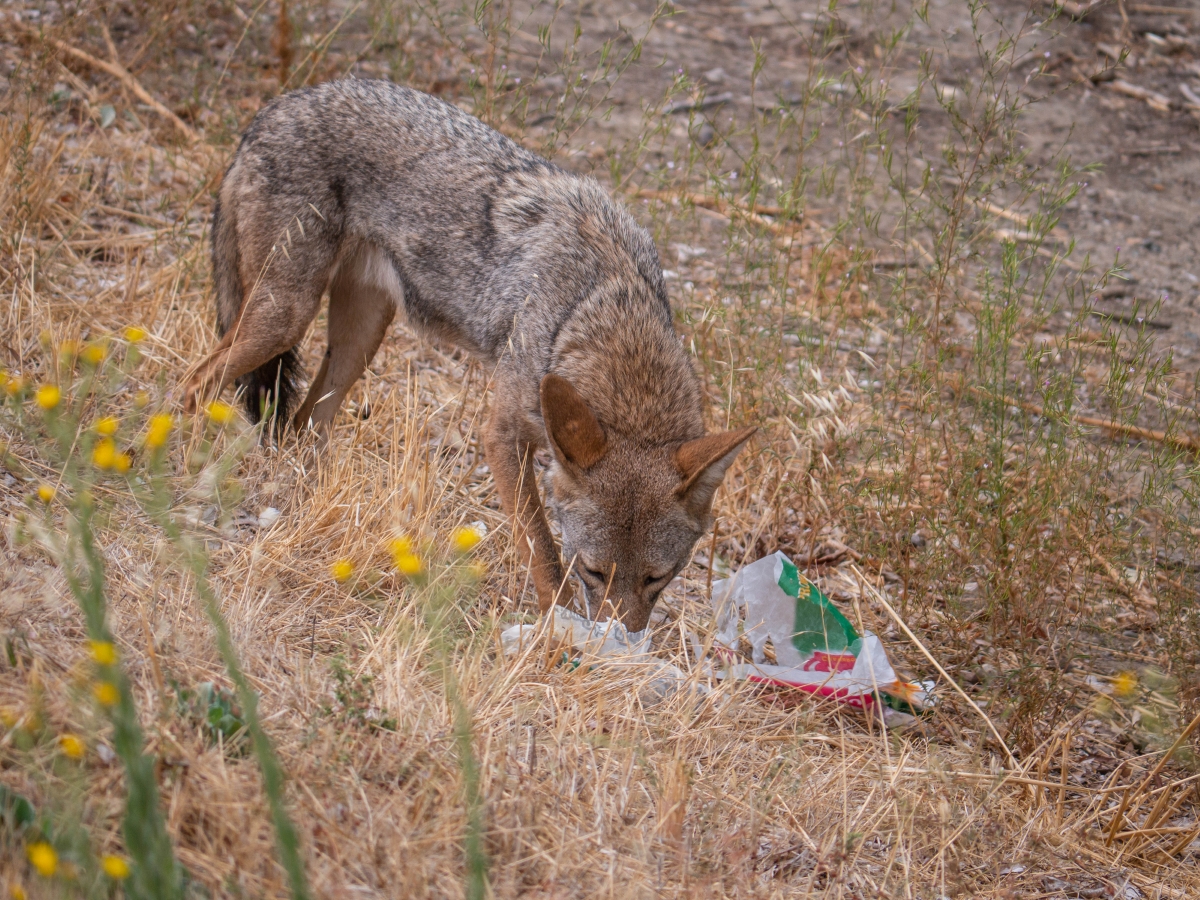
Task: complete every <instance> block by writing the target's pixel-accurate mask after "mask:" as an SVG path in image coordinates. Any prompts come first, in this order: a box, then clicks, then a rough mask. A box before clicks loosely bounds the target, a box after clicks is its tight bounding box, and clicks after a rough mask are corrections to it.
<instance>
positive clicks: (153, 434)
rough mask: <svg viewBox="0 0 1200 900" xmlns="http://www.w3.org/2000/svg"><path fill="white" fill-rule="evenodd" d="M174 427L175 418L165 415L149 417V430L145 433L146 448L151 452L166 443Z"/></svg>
mask: <svg viewBox="0 0 1200 900" xmlns="http://www.w3.org/2000/svg"><path fill="white" fill-rule="evenodd" d="M174 427H175V418H174V417H173V416H171V415H169V414H167V413H159V414H158V415H157V416H151V417H150V428H149V430H147V432H146V446H147V447H149V448H150V449H151V450H157V449H158V448H159V447H161V446H162V445H163V444H165V443H166V442H167V438H168V437H170V436H171V429H172V428H174Z"/></svg>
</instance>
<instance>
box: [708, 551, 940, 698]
mask: <svg viewBox="0 0 1200 900" xmlns="http://www.w3.org/2000/svg"><path fill="white" fill-rule="evenodd" d="M713 610H714V612H715V613H716V620H717V635H716V641H715V643H714V651H715V652H716V653H717V655H718V656H719V657H722V658H723V659H725V660H726V661H727V662H728V663H729V665H728V666H727V667H726V669H725V671H724V673H723V674H724V677H727V678H735V679H745V680H748V681H754V682H759V683H763V684H776V685H781V686H787V687H794V688H798V689H800V690H803V691H807V692H809V693H812V694H817V695H820V696H822V697H831V698H833V699H836V700H838V701H840V702H842V703H845V704H847V705H849V706H857V707H863V708H865V707H869V706H871V705H873V704H874V703H877V702H882V703H883V704H884V705H885V706H886V707H889V708H890V709H892V710H895V711H897V712H899V713H902V714H906V715H907V714H912V713H920V712H923V711H925V710H927V709H930V708H932V707H933V704H934V701H933V696H932V690H933V682H908V681H901V680H900V679H899V677H898V676H897V675H896V671H895V670H894V669H893V668H892V665H891V663H890V662H888V658H887V653H886V652H885V651H884V649H883V644H882V642H881V641H880V640H879V638H878V637H876V636H875V635H874V634H872V633H871V632H870V631H868V632H866V633H865V634H862V635H860V634H859V633H858V632H857V631H856V630H855V629H854V626H853V625H851V624H850V621H849V620H848V619H847V618H846V617H845V616H844V615H842V613H841V612H840V611H839V610H838V609H837V607H836V606H834V605H833V603H832V602H831V601H830V600H829V598H828V597H826V596H825V595H824V594H822V593H821V591H820V590H818V589H817V586H816V585H815V584H813V583H812V582H811V581H809V580H808V579H806V578H805V577H804V576H803V575H801V574H800V572H799V570H798V569H797V568H796V566H795V565H793V564H792V561H791V560H790V559H788V558H787V556H785V555H784V554H783V553H778V552H777V553H773V554H772V555H770V556H764V557H763V558H762V559H760V560H757V561H756V562H753V563H751V564H750V565H748V566H746V567H745V568H744V569H742V570H741V571H740V572H738V573H737V574H736V575H734V576H733V577H732V578H726V579H722V580H720V581H716V582H714V583H713ZM740 637H745V638H746V639H747V640H748V641H749V643H750V648H751V658H752V662H749V663H745V662H739V661H737V655H736V653H735V652H734V651H735V648H736V647H737V644H738V639H739V638H740ZM768 640H770V641H771V646H772V648H773V649H774V651H775V662H774V664H772V663H768V662H767V660H766V646H767V641H768ZM895 718H899V717H895Z"/></svg>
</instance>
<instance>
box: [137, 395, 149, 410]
mask: <svg viewBox="0 0 1200 900" xmlns="http://www.w3.org/2000/svg"><path fill="white" fill-rule="evenodd" d="M133 405H134V406H135V407H137V408H138V409H145V408H146V407H147V406H149V405H150V395H149V394H148V393H147V392H146V391H138V392H137V393H136V394H134V395H133Z"/></svg>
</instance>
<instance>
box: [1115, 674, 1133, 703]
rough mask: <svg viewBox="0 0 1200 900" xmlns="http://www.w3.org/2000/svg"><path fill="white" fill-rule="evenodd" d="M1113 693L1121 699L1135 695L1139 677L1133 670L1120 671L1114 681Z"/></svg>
mask: <svg viewBox="0 0 1200 900" xmlns="http://www.w3.org/2000/svg"><path fill="white" fill-rule="evenodd" d="M1112 686H1113V693H1114V694H1116V695H1117V696H1118V697H1120V698H1121V699H1126V698H1128V697H1131V696H1133V694H1134V692H1135V691H1136V690H1137V687H1138V677H1137V676H1136V675H1134V674H1133V673H1132V672H1118V673H1117V677H1116V678H1114V679H1113V681H1112Z"/></svg>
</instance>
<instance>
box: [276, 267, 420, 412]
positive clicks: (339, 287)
mask: <svg viewBox="0 0 1200 900" xmlns="http://www.w3.org/2000/svg"><path fill="white" fill-rule="evenodd" d="M403 296H404V291H403V289H402V287H401V284H400V280H399V278H398V277H397V276H396V272H395V269H394V268H393V267H392V264H391V261H390V260H389V259H388V257H387V255H386V254H385V253H384V252H383V251H382V250H379V249H378V248H377V247H375V246H373V245H370V244H367V245H364V246H362V247H360V248H358V249H356V250H355V251H353V252H352V253H351V254H348V255H347V257H346V258H345V259H344V260H343V261H342V263H341V265H340V266H339V267H338V271H337V274H335V275H334V276H333V283H332V284H330V286H329V346H328V347H327V348H326V350H325V358H324V360H322V362H321V369H320V371H319V372H317V377H316V378H314V379H313V382H312V385H311V387H309V390H308V396H307V397H305V398H304V403H303V404H301V406H300V409H299V411H298V412H297V413H296V418H295V422H294V425H295V427H296V429H297V430H300V429H303V428H306V427H312V428H314V429H316V430H318V431H320V432H321V433H322V434H323V435H327V434H328V432H329V428H330V426H331V425H332V423H333V417H334V416H335V415H337V411H338V409H339V408H340V407H341V405H342V401H343V400H345V399H346V394H347V393H349V391H350V388H351V387H353V386H354V382H356V381H358V379H359V376H361V375H362V373H363V370H364V369H366V367H367V365H368V364H369V363H370V362H371V359H372V358H373V357H374V356H375V352H376V351H377V350H378V349H379V345H380V344H381V343H382V342H383V336H384V335H385V334H386V333H387V329H388V326H389V325H391V324H392V319H393V318H395V316H396V309H397V307H398V306H399V305H400V303H401V302H402V300H403Z"/></svg>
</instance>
